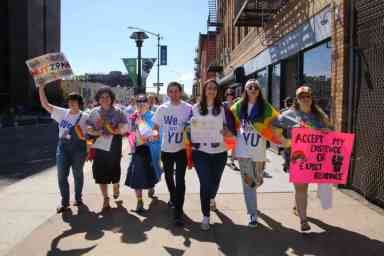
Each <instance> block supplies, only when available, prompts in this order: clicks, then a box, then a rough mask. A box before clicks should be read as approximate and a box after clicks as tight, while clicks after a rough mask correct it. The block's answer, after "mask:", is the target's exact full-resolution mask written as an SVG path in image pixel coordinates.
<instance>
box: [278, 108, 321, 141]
mask: <svg viewBox="0 0 384 256" xmlns="http://www.w3.org/2000/svg"><path fill="white" fill-rule="evenodd" d="M303 124H306V125H309V126H310V127H313V128H318V129H322V128H326V125H325V124H324V123H323V122H322V121H321V120H320V119H319V118H317V117H316V116H315V115H314V114H313V113H304V112H302V111H299V110H295V109H289V110H287V111H285V112H283V113H282V114H281V115H280V116H279V117H278V118H276V119H275V120H273V122H272V125H273V126H275V127H279V128H283V129H284V130H286V131H287V133H286V134H287V137H288V138H291V135H292V128H300V127H303Z"/></svg>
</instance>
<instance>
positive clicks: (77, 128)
mask: <svg viewBox="0 0 384 256" xmlns="http://www.w3.org/2000/svg"><path fill="white" fill-rule="evenodd" d="M75 133H76V135H77V137H78V138H79V139H80V140H85V136H84V133H83V130H81V127H80V125H79V124H77V125H76V126H75Z"/></svg>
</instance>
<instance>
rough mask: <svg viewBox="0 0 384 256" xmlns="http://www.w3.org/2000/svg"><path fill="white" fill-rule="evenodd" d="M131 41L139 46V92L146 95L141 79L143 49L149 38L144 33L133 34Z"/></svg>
mask: <svg viewBox="0 0 384 256" xmlns="http://www.w3.org/2000/svg"><path fill="white" fill-rule="evenodd" d="M130 38H131V39H134V40H135V42H136V46H137V87H138V88H137V92H138V93H145V87H143V86H142V81H141V80H142V79H141V47H142V46H143V42H144V40H145V39H147V38H148V36H147V34H145V32H143V31H139V32H133V33H132V35H131V37H130Z"/></svg>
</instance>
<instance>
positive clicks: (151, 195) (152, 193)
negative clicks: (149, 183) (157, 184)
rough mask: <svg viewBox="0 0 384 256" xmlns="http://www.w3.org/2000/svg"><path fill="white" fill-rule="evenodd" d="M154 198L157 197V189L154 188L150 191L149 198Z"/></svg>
mask: <svg viewBox="0 0 384 256" xmlns="http://www.w3.org/2000/svg"><path fill="white" fill-rule="evenodd" d="M154 196H155V189H154V188H150V189H148V197H149V198H153V197H154Z"/></svg>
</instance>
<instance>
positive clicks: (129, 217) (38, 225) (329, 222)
mask: <svg viewBox="0 0 384 256" xmlns="http://www.w3.org/2000/svg"><path fill="white" fill-rule="evenodd" d="M124 155H127V154H124ZM268 157H269V158H270V162H269V163H268V164H267V168H266V171H267V176H266V178H265V184H264V185H263V187H262V188H261V189H260V191H259V194H258V205H259V210H260V215H259V220H260V226H259V227H258V228H256V229H250V228H248V227H247V226H246V225H247V222H248V217H247V215H246V210H245V206H244V202H243V196H242V187H241V183H240V182H241V181H240V177H239V172H236V171H233V170H231V169H229V168H226V170H225V173H224V175H223V180H222V183H221V188H220V191H219V193H220V194H219V195H218V197H217V205H218V209H219V211H218V212H216V213H212V223H214V225H213V226H212V229H211V230H210V231H208V232H203V231H200V229H199V224H200V221H201V211H200V201H199V194H198V192H199V183H198V179H197V177H196V175H195V172H194V171H193V170H191V171H188V172H187V176H186V181H187V195H186V200H185V213H186V215H187V217H188V220H187V225H186V226H185V228H175V227H173V226H172V219H171V216H172V212H171V210H170V209H169V208H168V207H167V205H166V202H167V201H168V194H167V189H166V186H165V182H164V181H162V182H160V183H159V185H158V186H157V187H156V195H157V196H158V199H157V200H151V199H148V198H145V207H146V208H147V209H148V211H146V212H145V213H144V214H142V215H139V214H137V213H135V212H134V211H132V209H134V208H135V206H136V199H135V197H134V193H133V191H132V190H130V189H128V188H126V187H125V186H122V187H121V201H118V202H116V203H112V205H113V209H112V210H111V211H110V212H109V213H105V214H102V213H100V212H99V210H100V206H101V198H100V195H99V191H98V188H97V186H96V185H95V184H94V182H93V179H92V175H91V172H90V164H89V163H88V164H87V165H86V168H85V170H86V184H85V188H84V202H85V203H86V204H87V207H83V208H81V209H77V208H75V207H72V212H70V213H67V214H64V215H56V214H55V213H54V209H55V206H56V205H57V202H58V194H57V184H56V183H57V181H56V170H55V168H51V169H49V170H47V171H45V172H43V173H40V174H38V175H35V176H33V177H30V178H28V179H25V180H23V181H21V182H18V183H15V184H13V185H11V186H9V187H7V188H5V189H4V190H2V191H1V192H2V193H1V194H0V206H1V208H0V226H1V230H2V232H0V255H123V254H125V255H147V254H149V255H199V254H205V255H384V216H383V215H382V214H380V213H378V212H376V211H373V210H371V209H370V208H368V207H367V206H365V205H364V204H362V203H360V202H358V201H356V200H354V199H352V198H351V197H348V196H346V195H344V194H343V193H341V192H339V191H338V190H335V193H334V201H335V202H334V208H333V209H331V210H327V211H323V210H321V208H320V205H319V202H318V200H317V198H316V193H315V192H311V194H310V198H309V216H311V217H312V218H311V222H312V227H313V229H312V232H311V233H310V234H308V235H302V234H300V233H299V232H298V228H299V225H298V219H297V217H296V216H294V215H293V214H292V202H293V194H292V193H291V192H292V186H291V185H290V184H289V183H288V176H287V175H286V174H285V173H283V172H282V171H281V161H282V160H281V159H280V157H279V156H276V155H275V154H273V153H270V152H269V153H268ZM127 164H128V159H127V158H124V159H123V161H122V168H123V173H122V183H123V181H124V179H125V173H126V168H127ZM268 177H269V178H268ZM314 189H315V187H312V190H314ZM151 253H152V254H151Z"/></svg>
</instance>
